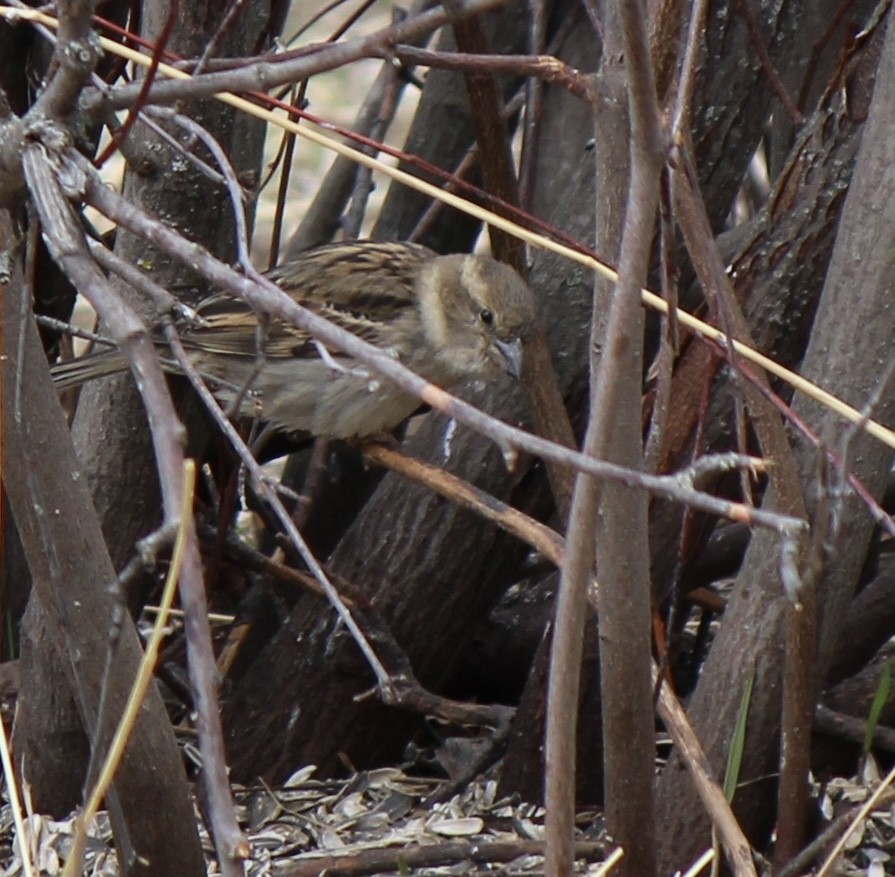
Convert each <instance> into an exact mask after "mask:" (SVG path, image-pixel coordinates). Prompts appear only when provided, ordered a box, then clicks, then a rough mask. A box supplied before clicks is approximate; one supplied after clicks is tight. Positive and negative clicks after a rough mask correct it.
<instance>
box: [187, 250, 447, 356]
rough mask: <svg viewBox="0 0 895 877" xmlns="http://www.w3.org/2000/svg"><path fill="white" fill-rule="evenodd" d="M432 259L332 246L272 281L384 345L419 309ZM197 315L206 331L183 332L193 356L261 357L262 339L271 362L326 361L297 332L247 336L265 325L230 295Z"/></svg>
mask: <svg viewBox="0 0 895 877" xmlns="http://www.w3.org/2000/svg"><path fill="white" fill-rule="evenodd" d="M433 255H434V253H433V252H432V251H431V250H429V249H428V248H427V247H423V246H420V245H416V244H402V245H401V246H400V247H395V246H394V245H393V244H389V243H381V244H380V243H375V242H372V241H363V242H360V243H358V242H351V243H345V244H328V245H325V246H322V247H317V248H316V249H314V250H309V251H308V252H307V253H304V254H302V255H301V256H300V257H299V258H298V259H297V260H296V261H294V262H286V263H284V264H282V265H280V266H278V267H276V268H274V269H273V270H272V271H270V272H269V274H268V275H267V276H268V277H269V278H270V279H271V280H273V281H274V282H275V283H276V284H277V285H278V286H280V287H282V288H283V290H284V291H285V292H288V293H289V295H291V296H292V297H293V298H294V299H295V301H297V302H298V303H299V304H301V305H303V306H304V307H306V308H308V309H309V310H311V311H314V312H315V313H317V314H319V315H320V316H323V317H326V318H327V319H328V320H330V321H331V322H333V323H335V324H336V325H338V326H340V327H342V328H343V329H347V330H348V331H349V332H352V333H354V334H355V335H357V336H359V337H360V338H363V339H364V340H366V341H370V342H372V343H377V341H378V340H379V339H380V338H381V335H382V326H383V325H385V324H388V323H394V322H396V321H398V320H400V319H401V317H402V315H405V314H406V313H407V312H408V310H409V309H415V308H416V298H417V295H416V288H415V284H414V279H415V277H416V271H417V268H418V265H419V264H420V263H423V262H425V261H426V260H427V259H429V258H431V257H432V256H433ZM197 310H198V313H199V316H200V317H201V318H202V320H203V325H201V326H193V327H188V328H186V329H185V330H184V331H183V332H182V334H181V338H182V340H183V343H184V346H186V347H187V348H192V349H194V350H202V351H205V352H209V353H217V354H230V355H237V356H240V355H242V356H252V357H254V356H255V355H256V353H257V345H258V343H259V339H262V340H263V348H264V353H265V356H267V357H270V358H300V359H301V358H316V357H319V352H318V350H317V346H316V345H315V344H314V340H313V338H312V336H311V335H310V334H309V333H308V332H306V331H305V330H304V329H300V328H298V327H297V326H294V325H291V324H288V323H283V322H282V321H280V320H277V319H270V320H267V321H265V324H264V325H263V331H262V333H261V334H260V335H258V334H257V333H256V332H254V331H247V326H251V327H252V328H253V329H254V328H255V327H257V326H258V325H259V318H258V314H257V313H256V312H255V311H253V310H252V309H251V308H250V307H249V306H248V305H247V304H246V303H245V302H244V301H242V300H241V299H237V298H234V297H233V296H231V295H228V294H226V293H219V294H217V295H213V296H211V297H210V298H207V299H206V300H205V301H204V302H202V303H201V304H200V305H199V307H198V309H197Z"/></svg>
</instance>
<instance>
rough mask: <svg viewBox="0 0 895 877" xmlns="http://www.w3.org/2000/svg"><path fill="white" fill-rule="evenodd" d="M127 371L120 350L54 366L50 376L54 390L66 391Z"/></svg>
mask: <svg viewBox="0 0 895 877" xmlns="http://www.w3.org/2000/svg"><path fill="white" fill-rule="evenodd" d="M127 369H128V364H127V357H126V356H125V355H124V354H123V353H122V352H121V351H120V350H105V351H103V352H101V353H91V354H88V355H87V356H80V357H78V358H77V359H72V360H69V361H68V362H62V363H60V364H59V365H54V366H53V368H52V369H50V374H51V375H52V376H53V384H54V385H55V387H56V389H57V390H66V389H68V388H69V387H77V386H80V385H81V384H85V383H87V381H92V380H95V379H96V378H105V377H108V376H109V375H117V374H121V373H122V372H126V371H127Z"/></svg>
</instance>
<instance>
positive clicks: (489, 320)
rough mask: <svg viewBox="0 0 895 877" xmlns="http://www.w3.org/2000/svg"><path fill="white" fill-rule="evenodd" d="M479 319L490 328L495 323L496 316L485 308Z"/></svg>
mask: <svg viewBox="0 0 895 877" xmlns="http://www.w3.org/2000/svg"><path fill="white" fill-rule="evenodd" d="M479 319H480V320H481V321H482V322H483V323H484V324H485V325H486V326H490V325H492V324H493V323H494V314H492V313H491V311H489V310H488V309H487V308H485V309H484V310H483V311H481V313H479Z"/></svg>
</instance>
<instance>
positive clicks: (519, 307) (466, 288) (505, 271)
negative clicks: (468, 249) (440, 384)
mask: <svg viewBox="0 0 895 877" xmlns="http://www.w3.org/2000/svg"><path fill="white" fill-rule="evenodd" d="M419 300H420V318H421V321H422V325H423V331H424V332H425V333H426V336H427V339H428V341H429V343H430V344H432V346H433V347H434V348H435V349H437V350H438V351H439V357H440V359H441V361H442V365H443V366H444V367H445V369H446V370H448V371H449V372H450V373H451V375H452V376H453V377H457V378H459V377H463V376H467V375H471V374H477V373H480V372H482V371H485V370H487V369H488V367H489V366H491V367H493V366H496V367H497V368H499V369H501V370H502V371H504V372H506V373H508V374H510V375H512V376H513V377H514V378H518V377H519V376H520V375H521V373H522V356H523V347H524V344H525V342H526V341H527V340H528V339H529V338H530V337H532V335H533V334H534V331H535V326H536V323H537V310H536V307H535V300H534V296H533V295H532V292H531V290H530V289H529V287H528V285H527V284H526V283H525V281H524V280H522V278H521V277H520V276H519V275H518V274H517V273H516V272H515V271H514V270H513V269H512V268H510V267H508V266H507V265H503V264H502V263H500V262H498V261H496V260H495V259H492V258H491V257H489V256H481V255H475V254H473V255H452V256H438V257H437V258H435V259H433V260H432V261H431V263H430V264H429V265H428V266H427V267H426V269H425V270H424V271H423V273H422V276H421V279H420V286H419Z"/></svg>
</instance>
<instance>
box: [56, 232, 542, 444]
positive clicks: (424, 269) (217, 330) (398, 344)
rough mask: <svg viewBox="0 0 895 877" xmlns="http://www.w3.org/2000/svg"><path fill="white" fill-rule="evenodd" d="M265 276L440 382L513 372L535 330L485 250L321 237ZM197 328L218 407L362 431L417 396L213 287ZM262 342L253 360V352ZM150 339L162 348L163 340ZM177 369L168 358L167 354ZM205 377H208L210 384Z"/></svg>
mask: <svg viewBox="0 0 895 877" xmlns="http://www.w3.org/2000/svg"><path fill="white" fill-rule="evenodd" d="M268 277H269V278H270V279H271V280H273V281H274V282H275V283H276V284H277V285H278V286H280V287H281V288H282V289H283V290H284V291H285V292H287V293H289V295H291V296H292V297H293V298H294V299H295V300H296V301H297V302H298V303H300V304H302V305H304V306H305V307H306V308H309V309H310V310H313V311H315V312H316V313H318V314H320V315H322V316H324V317H326V318H327V319H329V320H331V321H332V322H334V323H336V324H338V325H339V326H341V327H343V328H344V329H347V330H349V331H350V332H353V333H354V334H355V335H358V336H359V337H361V338H363V339H364V340H366V341H369V342H370V343H372V344H375V345H376V346H377V347H380V348H382V349H383V350H385V351H387V352H388V353H390V354H391V355H393V356H394V357H395V358H396V359H397V360H399V361H400V362H401V363H403V364H404V365H406V366H407V367H408V368H410V369H411V370H413V371H414V372H416V373H417V374H419V375H420V376H422V377H423V378H425V379H426V380H428V381H430V382H432V383H435V384H440V385H450V384H454V383H457V382H458V381H461V380H462V379H464V378H466V377H471V376H475V375H486V374H487V373H488V371H489V370H494V369H498V370H502V371H504V372H507V373H509V374H510V375H512V376H513V377H516V378H518V377H519V374H520V371H521V367H522V345H523V343H524V341H525V340H527V338H529V337H530V335H531V334H532V333H533V331H534V327H535V322H536V312H535V303H534V298H533V296H532V294H531V291H530V289H529V288H528V286H527V285H526V284H525V282H524V281H523V280H522V279H521V278H520V277H519V275H518V274H516V272H515V271H513V270H512V269H511V268H508V267H507V266H506V265H502V264H501V263H499V262H497V261H495V260H494V259H492V258H490V257H488V256H480V255H451V256H439V255H437V254H436V253H434V252H433V251H432V250H430V249H428V248H426V247H423V246H420V245H418V244H410V243H397V242H388V243H377V242H372V241H355V242H351V243H338V244H327V245H324V246H321V247H317V248H315V249H312V250H308V251H307V252H305V253H302V254H301V255H300V256H299V257H298V258H297V259H295V260H294V261H291V262H286V263H284V264H282V265H279V266H278V267H276V268H274V269H273V270H272V271H271V272H270V273H269V274H268ZM197 312H198V314H199V316H200V317H201V318H202V323H201V325H184V326H182V327H181V329H180V337H181V340H182V342H183V345H184V347H185V348H186V350H187V352H188V353H189V355H190V357H191V358H192V360H193V362H194V364H195V365H196V367H197V368H198V370H199V371H200V372H201V373H202V374H204V375H206V376H207V377H209V378H210V379H212V383H213V390H214V392H215V395H216V396H217V398H218V400H219V401H220V402H221V404H222V405H223V406H225V407H227V406H232V405H233V404H234V403H236V405H237V408H238V411H239V413H240V414H241V415H244V416H255V415H257V414H258V413H259V410H260V416H261V418H262V419H263V420H265V421H267V423H268V425H269V426H270V427H272V428H273V429H275V430H280V431H284V432H302V433H311V434H313V435H319V436H327V437H329V438H337V439H345V438H363V437H365V436H371V435H375V434H377V433H380V432H382V431H385V430H389V429H392V428H393V427H395V426H397V425H398V424H399V423H401V421H403V420H404V419H406V418H407V417H409V416H410V415H411V414H412V413H413V412H414V410H415V409H416V408H417V407H418V406H419V400H418V399H416V398H415V397H414V396H412V395H409V394H407V393H405V392H404V391H403V390H401V389H400V388H399V387H398V386H396V385H395V384H393V383H392V382H390V381H388V380H387V379H385V378H382V377H380V376H378V375H376V374H375V373H373V371H372V370H371V369H369V368H368V367H367V366H365V365H363V363H360V362H358V361H357V360H354V359H351V358H350V357H347V356H345V355H344V354H342V353H341V352H340V351H336V350H331V351H328V355H327V351H321V347H320V345H318V344H317V343H316V342H315V341H314V339H313V338H312V337H311V336H310V335H309V334H308V333H307V332H305V331H304V330H302V329H298V328H296V327H295V326H292V325H288V324H284V323H282V322H280V321H278V320H269V321H267V323H266V325H264V326H263V331H262V332H261V333H259V331H258V328H259V321H258V316H257V314H256V313H255V312H254V311H252V309H251V308H250V307H249V306H248V305H246V304H245V302H243V301H241V300H239V299H236V298H233V297H232V296H229V295H227V294H224V293H221V294H217V295H213V296H211V297H210V298H208V299H206V300H205V301H204V302H203V303H202V304H200V305H199V307H198V308H197ZM259 338H262V339H263V358H262V359H261V360H260V368H259V357H258V356H257V353H258V350H257V345H258V339H259ZM158 345H159V347H160V348H162V349H164V347H165V344H164V341H163V340H161V339H159V341H158ZM165 365H166V367H168V368H171V370H173V371H176V366H175V365H174V364H172V363H169V362H166V363H165ZM126 369H127V361H126V360H125V358H124V356H123V354H121V353H120V352H119V351H117V350H113V351H109V352H105V353H98V354H95V355H88V356H85V357H82V358H81V359H78V360H73V361H72V362H69V363H64V364H62V365H60V366H56V367H55V368H54V369H53V377H54V380H55V382H56V385H57V388H59V389H62V388H64V387H68V386H72V385H74V384H78V383H82V382H83V381H85V380H90V379H92V378H95V377H101V376H104V375H109V374H114V373H116V372H121V371H125V370H126ZM214 382H218V383H217V385H215V384H214Z"/></svg>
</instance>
